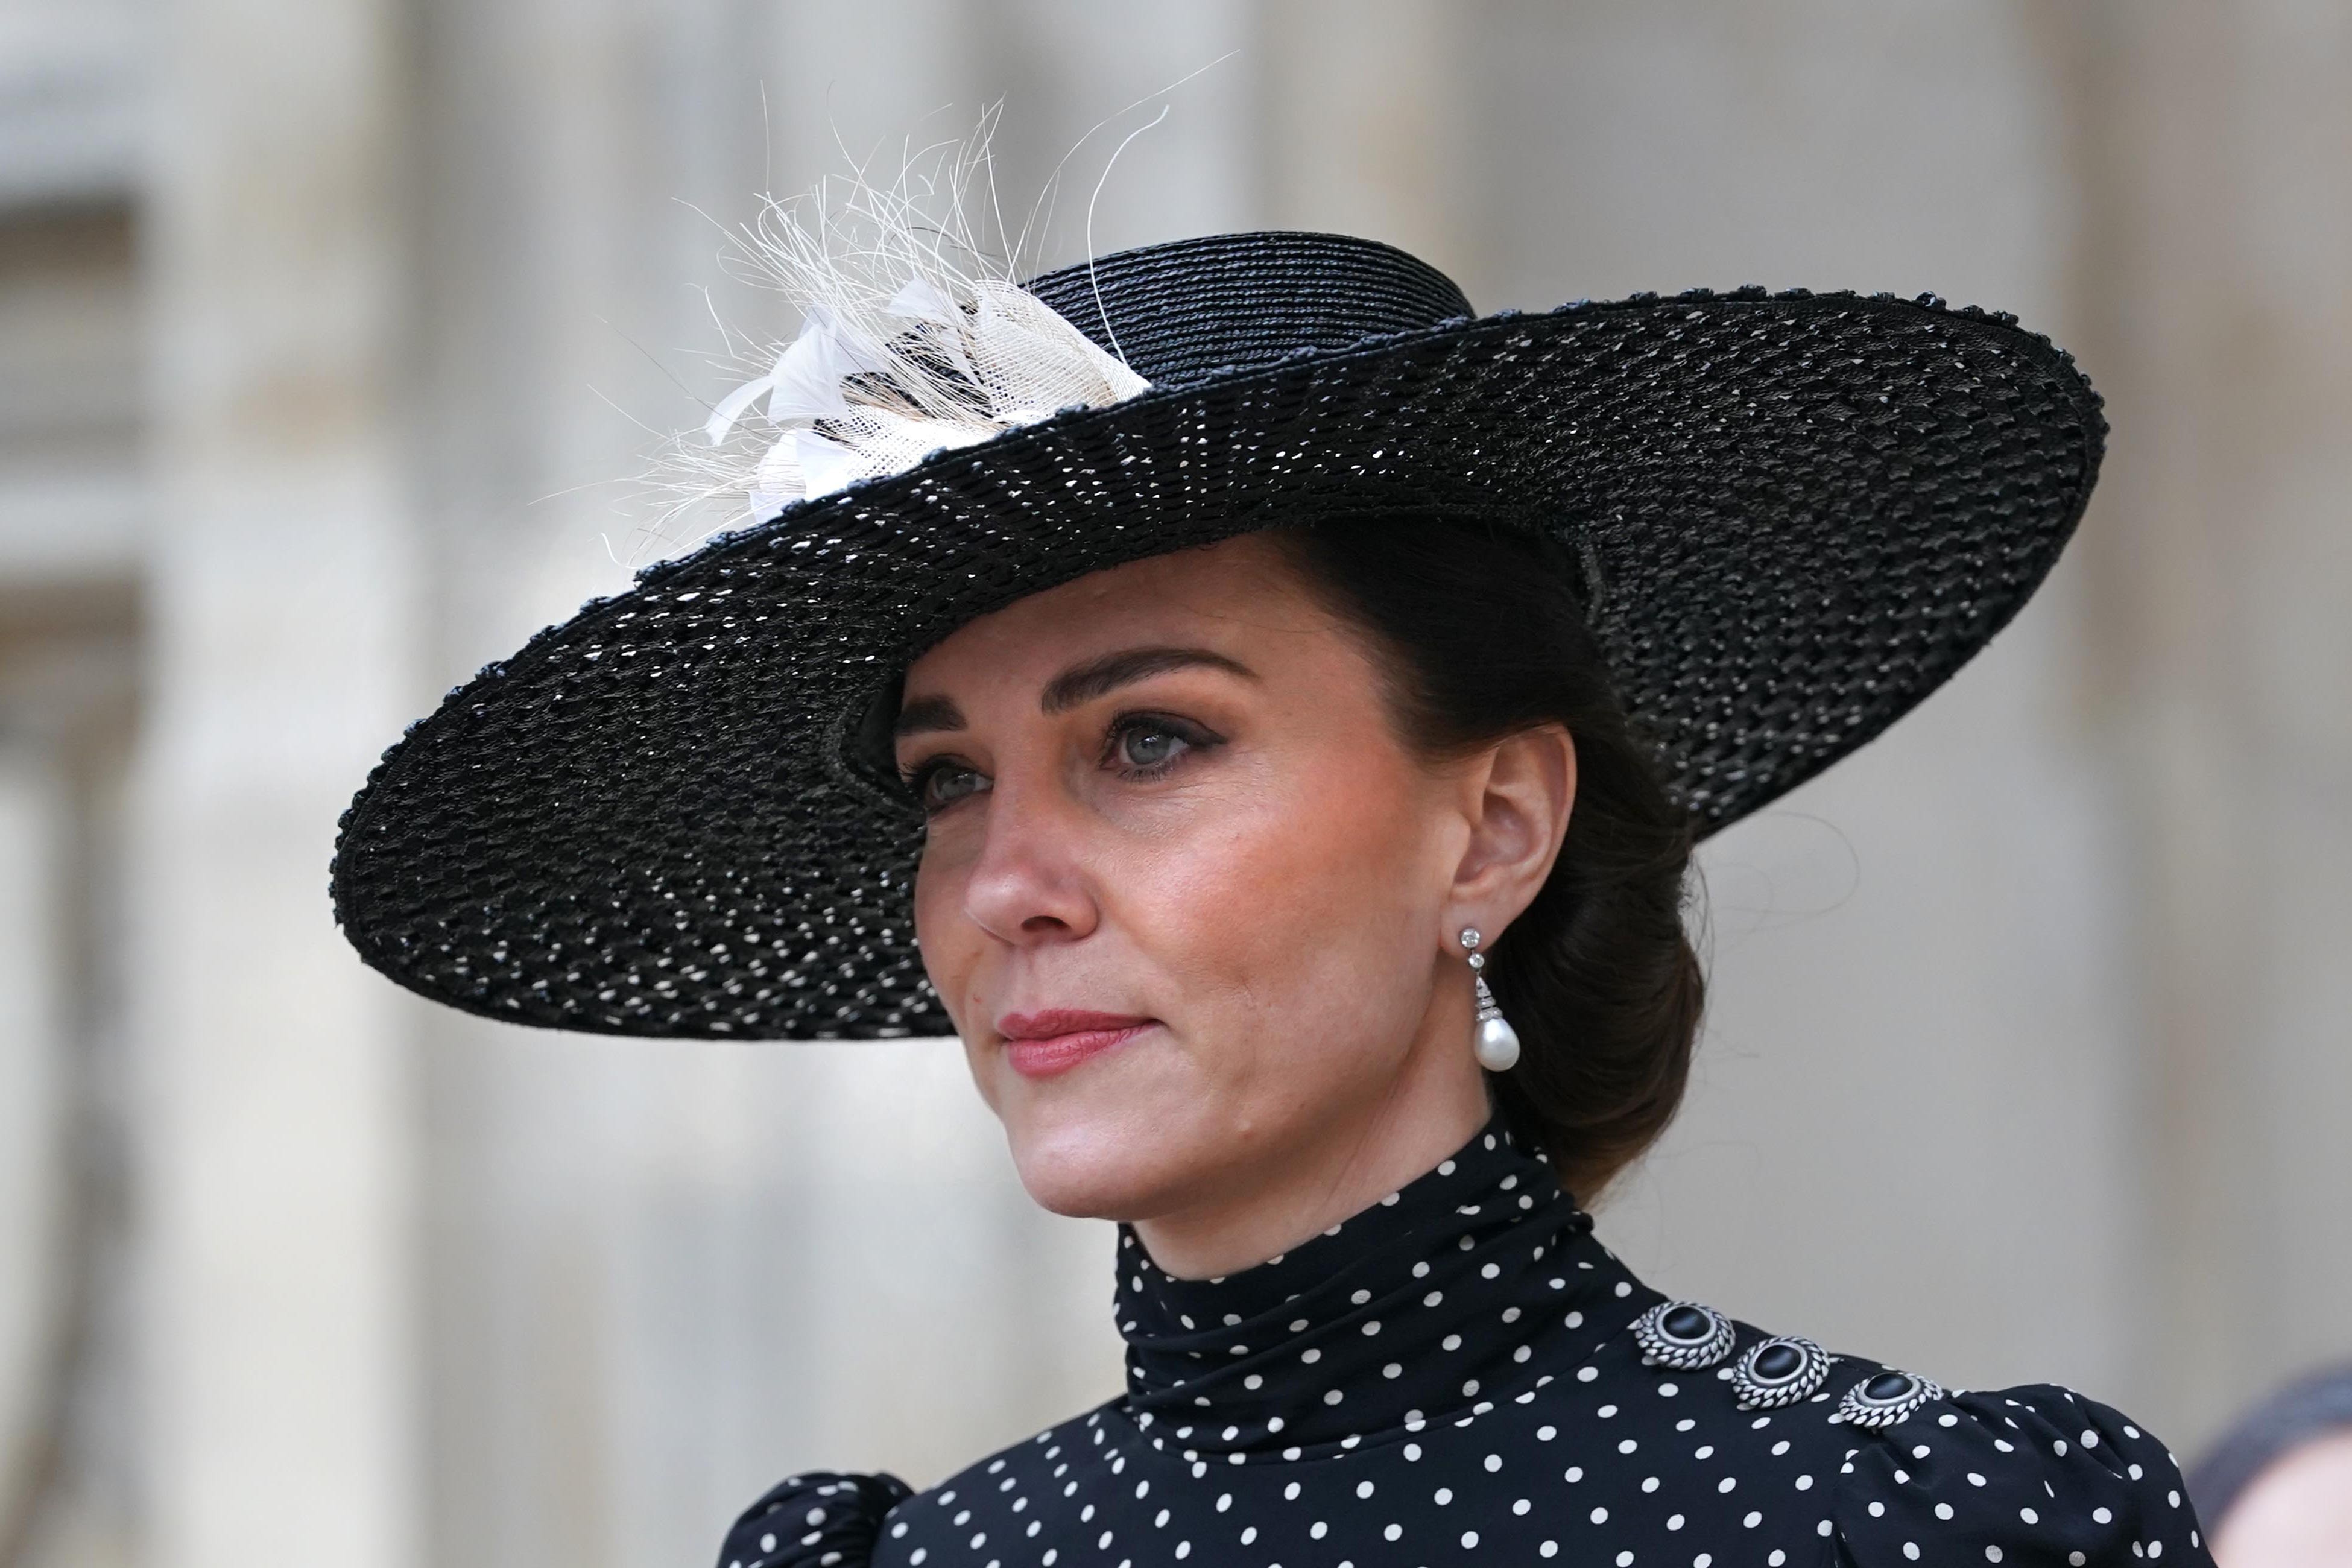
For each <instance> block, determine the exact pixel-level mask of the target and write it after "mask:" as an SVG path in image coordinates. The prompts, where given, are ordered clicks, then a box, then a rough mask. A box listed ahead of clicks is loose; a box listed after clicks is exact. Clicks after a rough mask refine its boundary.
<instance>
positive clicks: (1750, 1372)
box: [1627, 1302, 2209, 1568]
mask: <svg viewBox="0 0 2352 1568" xmlns="http://www.w3.org/2000/svg"><path fill="white" fill-rule="evenodd" d="M1677 1314H1678V1315H1677ZM1629 1338H1630V1341H1631V1342H1630V1343H1629V1345H1628V1347H1627V1348H1628V1349H1629V1350H1630V1351H1631V1352H1633V1353H1634V1354H1635V1355H1637V1356H1638V1357H1639V1358H1640V1359H1641V1360H1642V1361H1643V1363H1644V1364H1645V1365H1647V1366H1650V1367H1651V1368H1653V1369H1654V1371H1655V1372H1656V1373H1659V1374H1661V1375H1665V1376H1672V1377H1675V1378H1676V1379H1677V1380H1678V1381H1680V1382H1681V1383H1682V1384H1683V1385H1684V1386H1685V1389H1688V1390H1690V1391H1691V1392H1699V1391H1700V1390H1704V1391H1705V1392H1704V1393H1702V1394H1701V1403H1702V1404H1703V1405H1705V1406H1706V1410H1705V1412H1704V1414H1702V1413H1701V1412H1699V1411H1693V1412H1692V1414H1693V1415H1699V1416H1700V1420H1701V1425H1702V1426H1706V1427H1707V1428H1709V1429H1711V1430H1713V1431H1716V1432H1717V1433H1722V1434H1725V1435H1726V1436H1723V1437H1718V1438H1717V1442H1718V1443H1726V1444H1727V1446H1728V1447H1737V1448H1739V1449H1743V1450H1744V1449H1745V1448H1747V1447H1756V1446H1759V1445H1762V1446H1763V1447H1762V1449H1761V1452H1765V1453H1769V1455H1771V1456H1775V1457H1780V1458H1783V1459H1784V1461H1785V1463H1786V1465H1787V1466H1788V1467H1790V1468H1793V1469H1794V1470H1795V1471H1796V1472H1797V1475H1796V1479H1795V1480H1794V1484H1795V1485H1796V1486H1797V1487H1799V1488H1801V1489H1803V1490H1805V1491H1806V1492H1807V1493H1808V1494H1809V1500H1811V1499H1818V1500H1819V1501H1818V1503H1817V1504H1816V1505H1815V1511H1816V1512H1817V1513H1818V1515H1819V1516H1820V1517H1819V1518H1818V1521H1817V1522H1818V1524H1819V1531H1818V1533H1819V1535H1820V1536H1821V1537H1822V1538H1823V1539H1824V1542H1825V1550H1827V1551H1829V1552H1831V1556H1830V1559H1829V1560H1830V1561H1831V1562H1833V1563H1840V1564H1856V1565H1860V1568H1881V1565H1884V1568H1904V1565H1905V1564H1907V1563H2037V1564H2039V1563H2048V1564H2052V1565H2053V1568H2054V1565H2057V1564H2062V1563H2063V1564H2066V1565H2067V1568H2102V1565H2121V1564H2131V1565H2133V1568H2140V1565H2141V1564H2143V1563H2146V1562H2147V1561H2148V1560H2151V1559H2153V1560H2158V1561H2159V1562H2170V1563H2186V1564H2189V1565H2190V1568H2201V1565H2204V1564H2206V1563H2208V1562H2209V1559H2208V1558H2207V1556H2206V1552H2205V1549H2204V1542H2203V1540H2202V1537H2201V1536H2200V1533H2199V1531H2198V1525H2197V1519H2196V1515H2195V1512H2194V1510H2192V1509H2191V1507H2190V1506H2189V1500H2188V1497H2187V1493H2186V1489H2185V1488H2184V1487H2183V1485H2182V1483H2181V1479H2180V1471H2179V1465H2178V1464H2177V1462H2176V1461H2175V1460H2174V1458H2173V1457H2172V1455H2171V1454H2170V1453H2168V1452H2167V1451H2166V1449H2165V1447H2164V1445H2163V1444H2162V1443H2160V1442H2158V1440H2157V1439H2156V1438H2154V1437H2152V1436H2149V1435H2148V1434H2147V1431H2146V1430H2145V1429H2144V1428H2142V1427H2141V1426H2138V1425H2137V1424H2136V1423H2134V1422H2132V1421H2131V1420H2129V1419H2128V1418H2126V1416H2124V1415H2121V1414H2120V1413H2118V1412H2116V1411H2115V1410H2113V1409H2110V1408H2109V1407H2108V1406H2106V1405H2101V1404H2099V1403H2098V1402H2096V1401H2095V1400H2091V1399H2086V1398H2084V1396H2082V1395H2081V1394H2075V1393H2073V1392H2071V1391H2070V1390H2067V1389H2063V1388H2059V1387H2055V1386H2052V1385H2049V1384H2032V1385H2028V1386H2024V1387H2019V1388H2007V1389H1994V1390H1963V1389H1948V1388H1946V1387H1944V1386H1943V1385H1942V1384H1938V1383H1937V1381H1936V1380H1935V1379H1933V1378H1930V1377H1927V1376H1926V1375H1924V1374H1921V1373H1912V1372H1906V1371H1902V1370H1899V1369H1897V1368H1894V1367H1890V1366H1887V1365H1885V1364H1884V1363H1879V1362H1875V1361H1872V1360H1869V1359H1868V1358H1866V1357H1861V1356H1853V1355H1842V1354H1835V1353H1832V1352H1828V1351H1826V1350H1824V1349H1822V1346H1820V1345H1819V1344H1817V1343H1815V1342H1813V1341H1811V1340H1809V1339H1805V1338H1802V1337H1801V1336H1797V1335H1775V1334H1769V1333H1766V1332H1764V1331H1759V1330H1757V1329H1754V1328H1751V1327H1749V1326H1748V1325H1747V1324H1744V1323H1735V1322H1733V1321H1730V1320H1729V1319H1727V1318H1725V1317H1724V1316H1723V1315H1722V1314H1720V1313H1717V1312H1715V1311H1714V1310H1712V1309H1708V1308H1704V1307H1699V1306H1697V1305H1696V1303H1687V1302H1662V1303H1660V1304H1658V1305H1657V1306H1655V1307H1653V1308H1652V1309H1651V1310H1649V1311H1647V1312H1645V1313H1643V1316H1642V1317H1641V1318H1640V1319H1639V1320H1637V1321H1635V1323H1634V1324H1633V1331H1632V1333H1631V1335H1630V1336H1629ZM1695 1382H1696V1384H1697V1388H1696V1389H1692V1388H1691V1385H1692V1384H1693V1383H1695ZM1759 1468H1761V1467H1760V1466H1759Z"/></svg>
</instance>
